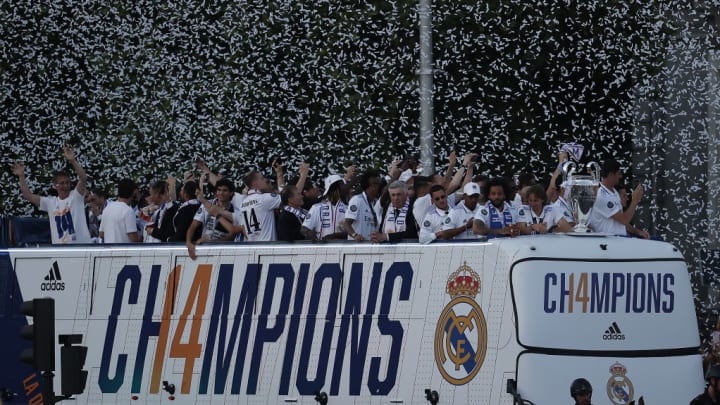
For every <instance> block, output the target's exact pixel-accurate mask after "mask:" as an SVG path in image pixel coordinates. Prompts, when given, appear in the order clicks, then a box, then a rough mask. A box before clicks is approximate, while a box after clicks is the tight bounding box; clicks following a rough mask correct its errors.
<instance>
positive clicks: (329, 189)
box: [301, 174, 347, 241]
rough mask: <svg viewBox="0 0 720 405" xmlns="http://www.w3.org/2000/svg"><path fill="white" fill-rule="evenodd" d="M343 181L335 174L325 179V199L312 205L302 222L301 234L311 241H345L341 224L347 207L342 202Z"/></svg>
mask: <svg viewBox="0 0 720 405" xmlns="http://www.w3.org/2000/svg"><path fill="white" fill-rule="evenodd" d="M344 184H345V180H343V178H342V177H340V176H339V175H337V174H331V175H330V176H328V177H327V178H326V179H325V192H324V193H323V197H324V198H325V199H324V200H322V201H321V202H319V203H317V204H314V205H313V206H312V207H311V208H310V211H309V212H308V214H307V216H305V221H303V224H302V228H301V232H302V233H303V235H305V237H306V238H308V239H310V240H312V241H318V240H332V239H345V238H346V237H347V234H346V233H345V231H344V230H343V227H342V224H343V222H344V221H345V211H346V209H347V206H346V205H345V203H344V202H342V199H341V196H342V187H343V185H344Z"/></svg>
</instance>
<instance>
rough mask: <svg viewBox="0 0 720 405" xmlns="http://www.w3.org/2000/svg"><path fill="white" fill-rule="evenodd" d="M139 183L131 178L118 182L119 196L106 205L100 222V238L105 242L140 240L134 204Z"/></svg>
mask: <svg viewBox="0 0 720 405" xmlns="http://www.w3.org/2000/svg"><path fill="white" fill-rule="evenodd" d="M137 189H138V187H137V185H136V184H135V182H134V181H132V180H130V179H122V180H120V181H119V182H118V198H117V201H113V202H111V203H109V204H108V205H107V207H105V209H104V210H103V217H102V221H101V222H100V239H101V240H102V241H103V242H105V243H129V242H140V241H141V239H140V234H139V233H138V229H137V222H136V216H135V210H133V208H132V205H133V203H134V202H135V196H136V195H137V192H136V191H137Z"/></svg>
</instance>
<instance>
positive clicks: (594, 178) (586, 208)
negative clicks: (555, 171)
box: [562, 162, 600, 233]
mask: <svg viewBox="0 0 720 405" xmlns="http://www.w3.org/2000/svg"><path fill="white" fill-rule="evenodd" d="M580 167H582V166H580ZM585 168H586V170H587V172H588V173H589V174H587V175H585V174H576V169H577V166H576V165H575V163H573V162H567V163H565V164H564V165H563V166H562V174H563V179H564V180H565V184H566V188H565V193H566V195H565V199H566V200H567V202H568V204H569V205H570V209H571V210H572V214H573V216H574V217H575V224H576V225H575V228H574V229H573V231H574V232H581V233H586V232H590V228H588V220H589V218H590V212H592V208H593V205H594V204H595V198H596V197H597V191H598V188H599V187H600V165H598V164H597V163H596V162H589V163H588V164H586V165H585Z"/></svg>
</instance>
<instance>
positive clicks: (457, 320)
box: [435, 263, 487, 385]
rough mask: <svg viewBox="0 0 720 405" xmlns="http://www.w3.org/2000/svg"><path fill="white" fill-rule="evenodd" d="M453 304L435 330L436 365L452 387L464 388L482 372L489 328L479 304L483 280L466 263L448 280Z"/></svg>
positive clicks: (443, 312) (448, 288)
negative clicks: (460, 386)
mask: <svg viewBox="0 0 720 405" xmlns="http://www.w3.org/2000/svg"><path fill="white" fill-rule="evenodd" d="M445 291H446V292H447V293H448V294H450V297H451V300H450V302H449V303H448V304H447V305H446V306H445V308H444V309H443V311H442V314H441V315H440V319H439V320H438V323H437V327H436V328H435V362H436V363H437V366H438V369H439V370H440V374H442V376H443V378H445V380H447V381H448V382H449V383H451V384H454V385H463V384H467V383H468V382H470V381H471V380H472V379H473V378H474V377H475V375H476V374H477V373H478V371H480V368H481V367H482V364H483V361H484V360H485V353H486V352H487V325H486V324H485V315H483V312H482V309H481V308H480V306H479V305H478V303H477V302H476V301H475V296H476V295H477V294H478V292H480V277H479V276H478V274H477V273H475V272H474V271H473V269H471V268H470V267H469V266H468V265H467V263H463V265H462V266H460V267H459V268H458V269H457V270H456V271H455V272H454V273H452V274H451V275H450V277H449V278H448V282H447V286H446V290H445Z"/></svg>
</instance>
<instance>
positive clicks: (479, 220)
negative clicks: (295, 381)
mask: <svg viewBox="0 0 720 405" xmlns="http://www.w3.org/2000/svg"><path fill="white" fill-rule="evenodd" d="M486 187H487V189H486V190H485V192H484V193H483V194H486V195H487V198H488V202H487V204H485V205H484V206H482V207H480V209H479V210H478V212H477V213H476V214H475V221H474V222H473V232H474V233H476V234H480V235H505V236H517V235H518V234H519V233H520V229H519V227H518V225H517V223H518V220H519V214H518V210H517V209H515V208H514V207H512V206H511V205H510V204H509V203H507V202H505V196H506V195H507V194H506V192H507V191H508V188H509V186H508V185H507V182H506V181H505V180H503V179H501V178H497V177H496V178H493V179H490V180H488V182H487V185H486Z"/></svg>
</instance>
